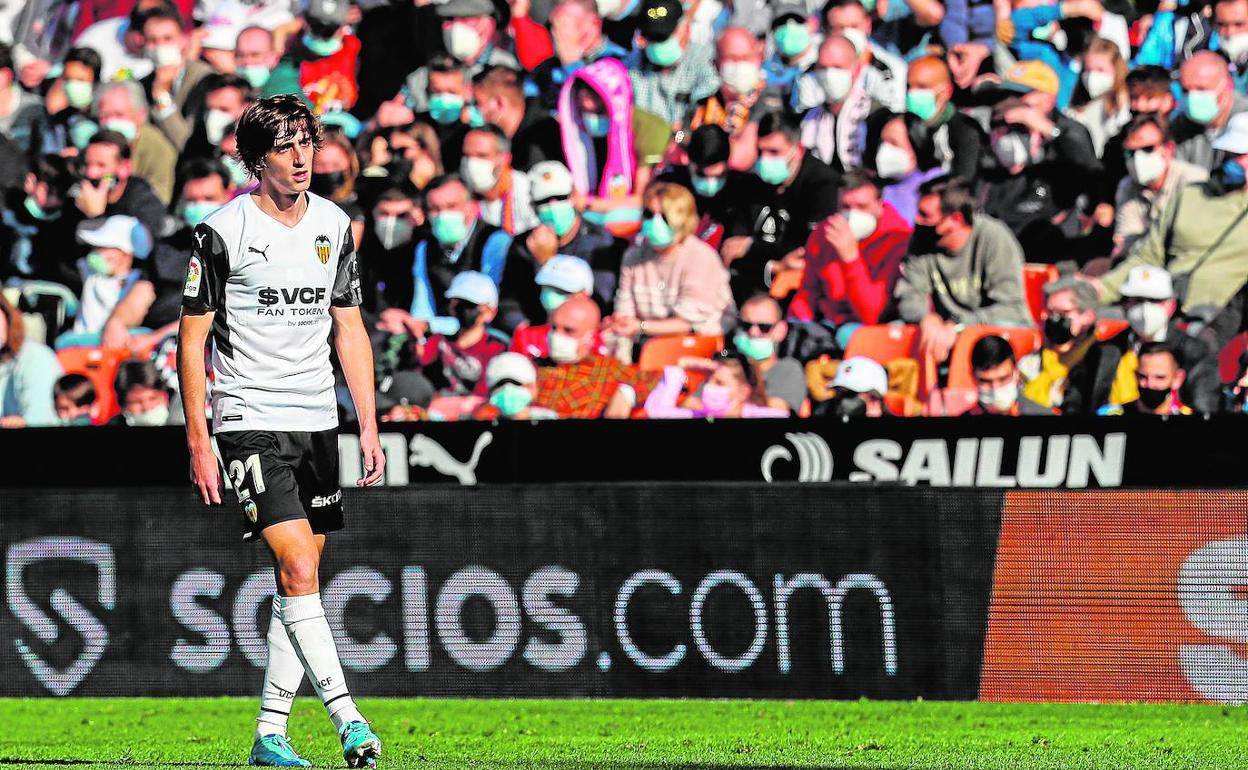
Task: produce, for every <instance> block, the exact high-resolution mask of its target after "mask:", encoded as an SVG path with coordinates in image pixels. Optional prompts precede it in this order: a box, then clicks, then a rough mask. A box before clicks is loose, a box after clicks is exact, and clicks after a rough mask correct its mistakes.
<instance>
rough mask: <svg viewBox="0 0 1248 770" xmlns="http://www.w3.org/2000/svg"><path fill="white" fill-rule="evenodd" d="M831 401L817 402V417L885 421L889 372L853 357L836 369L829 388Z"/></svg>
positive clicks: (815, 409)
mask: <svg viewBox="0 0 1248 770" xmlns="http://www.w3.org/2000/svg"><path fill="white" fill-rule="evenodd" d="M828 390H830V391H832V396H831V398H827V399H825V400H822V401H817V402H816V403H815V408H814V412H813V414H814V416H816V417H840V418H845V417H884V416H885V415H886V414H887V412H885V411H884V396H885V394H887V393H888V372H886V371H885V370H884V367H883V366H881V365H880V364H879V363H878V362H876V361H873V360H871V359H870V358H867V357H866V356H852V357H850V358H847V359H845V360H844V361H842V362H841V363H840V364H839V365H838V366H837V367H836V374H834V375H833V376H832V382H831V383H829V384H828Z"/></svg>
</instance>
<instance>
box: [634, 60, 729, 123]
mask: <svg viewBox="0 0 1248 770" xmlns="http://www.w3.org/2000/svg"><path fill="white" fill-rule="evenodd" d="M713 58H714V52H713V51H711V49H710V48H709V47H707V46H703V45H697V44H692V43H691V44H690V45H689V48H688V50H686V51H685V53H684V55H683V56H681V57H680V61H678V62H676V65H675V66H674V67H672V68H671V69H670V70H661V69H659V68H658V67H655V66H654V65H653V64H651V63H650V60H649V59H647V58H646V56H645V54H644V53H643V52H642V50H641V49H639V48H638V49H634V50H633V51H632V52H630V53H629V54H628V56H625V57H624V59H623V62H624V66H625V67H628V74H629V76H630V77H631V78H632V81H633V106H634V107H635V108H636V109H639V110H644V111H645V112H649V113H651V114H654V115H658V116H659V117H660V118H663V120H665V121H667V123H668V125H671V126H676V125H677V124H678V123H680V122H682V121H683V119H684V118H685V116H687V115H688V114H689V112H690V110H691V108H692V107H693V106H694V105H695V104H697V103H698V102H700V101H702V100H703V99H705V98H706V97H708V96H710V95H712V94H714V93H715V92H716V91H718V90H719V73H717V72H716V71H715V67H714V65H713V64H712V63H711V62H712V59H713Z"/></svg>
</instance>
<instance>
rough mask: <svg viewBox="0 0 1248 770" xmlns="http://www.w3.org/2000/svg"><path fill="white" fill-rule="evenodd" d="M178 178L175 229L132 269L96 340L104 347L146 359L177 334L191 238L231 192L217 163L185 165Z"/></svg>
mask: <svg viewBox="0 0 1248 770" xmlns="http://www.w3.org/2000/svg"><path fill="white" fill-rule="evenodd" d="M181 176H182V179H183V182H182V189H181V192H180V193H179V195H178V205H177V206H176V211H177V217H178V218H177V224H176V226H175V229H174V230H173V232H171V233H169V234H167V235H165V236H163V237H161V238H160V239H158V240H157V242H156V245H155V247H154V248H153V250H152V254H151V257H150V258H148V259H140V260H139V262H138V263H137V264H138V269H139V277H138V279H137V280H136V281H135V282H134V283H133V284H132V285H131V286H130V288H129V290H128V291H126V292H125V293H124V294H123V295H122V296H121V298H120V299H119V300H118V301H117V304H116V305H115V306H113V309H112V312H111V313H110V314H109V316H108V320H107V321H106V322H105V324H104V329H103V333H102V335H101V338H100V344H101V345H103V346H104V347H107V348H128V349H130V350H131V351H135V352H141V353H146V352H147V351H148V350H150V349H151V348H152V347H154V346H155V345H156V344H157V343H158V342H160V341H161V340H163V339H165V338H166V337H168V336H169V335H172V334H174V333H176V332H177V330H178V318H179V317H180V315H181V307H182V292H183V290H184V289H185V287H186V263H187V254H189V253H190V252H191V245H192V244H191V232H192V230H194V228H195V226H196V225H198V224H199V223H200V222H202V221H203V220H204V218H205V217H207V216H208V215H209V214H211V213H212V212H213V211H216V210H217V209H218V208H220V207H221V206H223V205H225V204H226V203H228V202H229V201H230V198H231V197H232V195H233V192H234V190H233V187H231V186H230V176H229V172H227V171H226V170H225V168H224V167H223V166H222V165H221V164H220V163H219V162H216V161H209V160H204V159H203V158H197V159H194V160H190V161H188V162H187V163H186V164H185V165H184V166H183V168H182V172H181Z"/></svg>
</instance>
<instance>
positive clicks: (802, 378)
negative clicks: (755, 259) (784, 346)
mask: <svg viewBox="0 0 1248 770" xmlns="http://www.w3.org/2000/svg"><path fill="white" fill-rule="evenodd" d="M788 333H789V325H788V324H787V323H785V321H784V314H783V313H782V312H781V310H780V303H778V302H776V301H775V300H774V299H772V297H771V296H770V295H767V294H756V295H754V296H753V297H750V298H749V299H747V300H746V301H745V302H744V303H742V305H741V320H740V321H739V323H738V324H737V331H736V333H734V334H733V335H732V346H733V347H734V348H736V349H737V352H738V353H740V354H741V355H742V356H743V357H744V358H745V361H746V362H747V363H749V365H750V370H751V372H752V373H753V376H754V379H755V380H757V381H760V382H762V383H763V386H764V387H765V388H766V391H767V394H768V395H769V396H770V397H771V398H772V399H776V400H778V401H780V402H783V403H784V405H785V406H787V407H788V409H789V410H790V411H791V412H792V413H793V414H797V413H798V412H799V411H801V408H802V404H803V402H805V400H806V372H805V371H804V370H803V369H802V365H801V363H799V362H798V361H797V359H795V358H790V357H788V356H781V355H780V352H779V351H780V345H781V343H783V342H784V339H785V337H786V336H787V335H788ZM773 405H778V404H773Z"/></svg>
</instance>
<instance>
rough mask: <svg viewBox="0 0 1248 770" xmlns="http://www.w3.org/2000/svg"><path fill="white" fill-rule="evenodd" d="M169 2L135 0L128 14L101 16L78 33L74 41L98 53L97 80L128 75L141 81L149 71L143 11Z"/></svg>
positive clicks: (150, 70) (123, 77) (117, 78)
mask: <svg viewBox="0 0 1248 770" xmlns="http://www.w3.org/2000/svg"><path fill="white" fill-rule="evenodd" d="M160 5H171V4H170V3H168V2H166V0H138V2H136V3H134V7H133V8H131V9H130V12H129V14H127V15H123V16H114V17H112V18H107V19H101V20H99V21H96V22H95V23H93V24H91V25H90V26H89V27H87V28H86V29H84V30H82V31H81V32H80V33H78V35H77V37H75V38H74V44H75V45H77V46H80V47H83V48H90V49H91V50H93V51H95V52H96V53H98V54H99V55H100V80H101V81H102V82H105V83H111V82H112V81H115V80H124V79H126V78H132V79H134V80H142V79H143V78H145V77H147V76H148V75H150V74H151V73H152V70H153V69H154V67H153V66H152V61H151V59H149V58H147V56H146V55H145V53H144V50H143V18H142V17H143V14H144V13H145V12H146V11H148V10H150V9H152V8H155V7H156V6H160Z"/></svg>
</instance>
